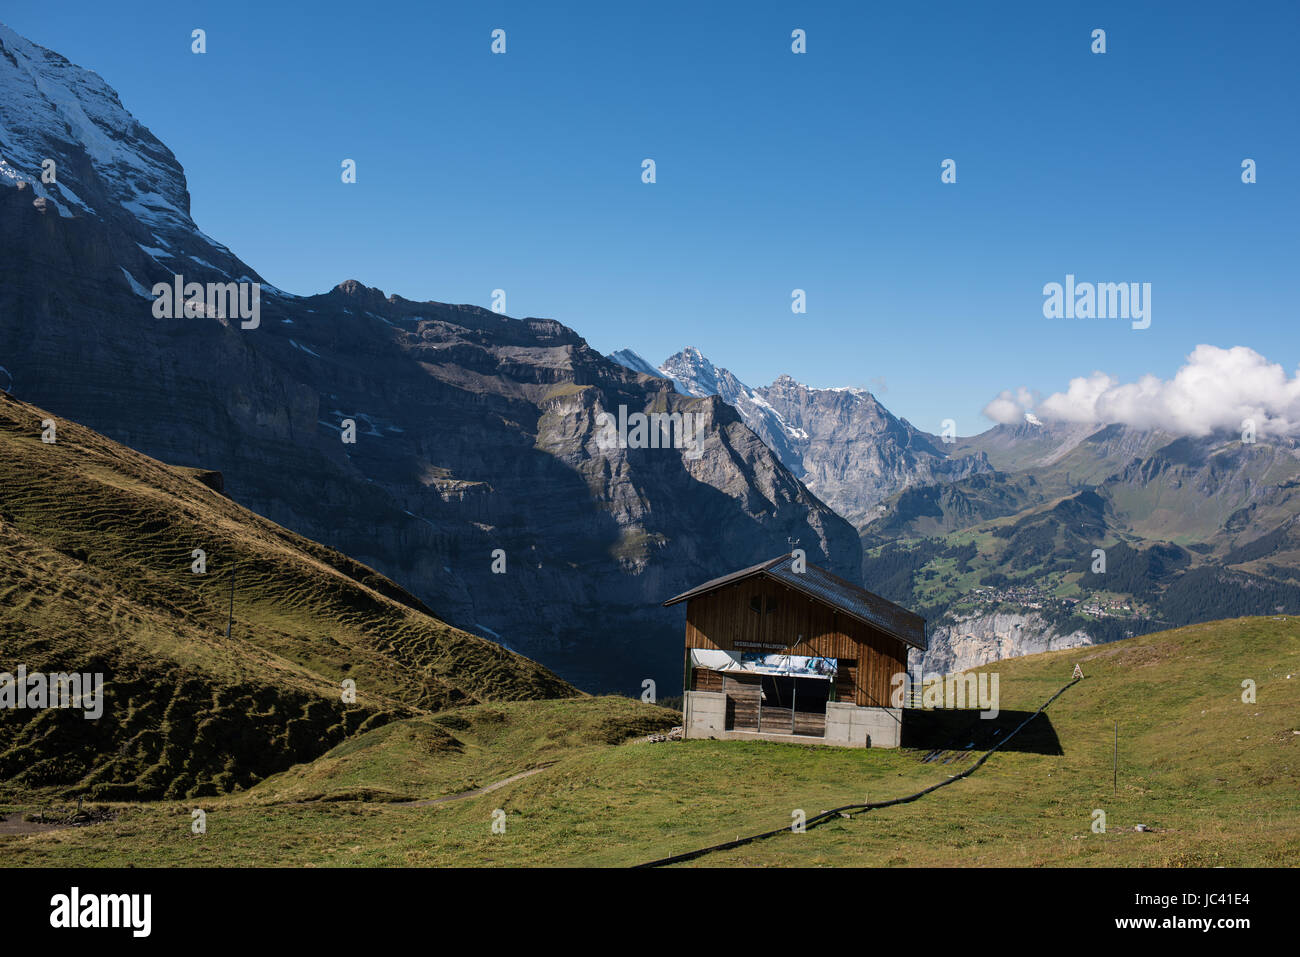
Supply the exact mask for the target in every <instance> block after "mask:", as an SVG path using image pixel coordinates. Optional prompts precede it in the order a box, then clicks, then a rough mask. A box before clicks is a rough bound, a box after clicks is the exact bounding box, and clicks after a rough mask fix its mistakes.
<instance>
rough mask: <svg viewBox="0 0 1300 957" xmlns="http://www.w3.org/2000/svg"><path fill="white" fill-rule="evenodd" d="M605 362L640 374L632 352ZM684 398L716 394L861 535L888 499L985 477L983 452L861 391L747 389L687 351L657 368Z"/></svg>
mask: <svg viewBox="0 0 1300 957" xmlns="http://www.w3.org/2000/svg"><path fill="white" fill-rule="evenodd" d="M611 358H613V359H614V360H615V361H617V362H620V363H623V364H624V365H627V366H628V367H629V368H633V369H635V370H636V371H638V372H642V373H646V368H645V367H646V366H647V365H648V363H646V362H645V360H644V359H642V358H641V357H640V356H638V355H637V354H636V353H634V352H631V351H630V350H623V351H621V352H617V353H614V354H613V355H612V356H611ZM658 372H659V374H660V375H661V376H664V377H665V378H667V379H669V380H670V381H671V382H673V383H674V385H675V386H676V387H677V388H678V389H680V390H681V391H684V392H687V393H689V394H690V395H698V396H706V395H717V396H719V397H720V398H722V400H723V401H724V402H726V403H727V404H728V405H731V406H732V407H734V408H735V409H736V411H737V412H739V413H740V416H741V418H742V419H744V421H745V424H746V425H748V426H749V427H750V428H751V429H753V431H754V432H755V434H757V435H758V436H759V437H760V438H762V440H763V441H764V442H765V443H766V444H767V446H768V447H769V448H770V449H772V451H773V452H775V453H776V454H777V456H778V457H779V458H780V459H781V461H782V462H783V463H784V464H785V466H786V467H787V468H788V469H790V471H791V472H793V473H794V474H795V475H796V476H797V477H798V478H799V479H800V480H801V481H802V482H803V483H804V484H805V485H806V486H807V487H808V489H809V490H810V491H811V492H813V493H814V494H815V495H817V496H818V497H819V498H821V499H822V500H823V501H824V502H826V503H827V504H828V505H830V506H831V508H833V509H835V511H836V512H837V513H838V514H840V515H842V516H844V517H845V518H846V519H848V520H849V521H850V522H852V523H853V525H854V526H855V527H857V528H859V529H861V528H863V527H864V526H865V525H867V524H868V523H869V522H870V521H871V520H872V519H874V518H876V517H877V516H878V514H879V512H878V510H877V506H878V505H879V504H880V503H881V502H883V501H884V500H885V499H887V498H889V497H890V496H892V495H894V494H896V493H898V492H900V491H902V490H904V489H907V488H911V487H914V486H919V485H930V484H935V483H943V482H954V481H958V480H960V479H963V478H966V477H967V476H970V475H975V474H979V473H983V472H988V471H991V466H990V465H989V463H988V459H987V458H986V456H985V455H984V454H983V453H982V452H981V451H978V450H977V451H974V452H971V453H970V454H967V455H963V456H961V457H957V458H950V457H949V450H948V449H947V447H946V446H943V445H942V444H941V443H937V442H936V441H935V440H934V439H933V437H932V436H929V435H927V434H926V433H924V432H921V431H920V430H919V429H916V428H914V427H913V426H912V425H911V424H909V423H908V422H907V421H906V420H904V419H899V418H897V417H896V416H894V415H893V414H892V413H891V412H890V411H889V410H888V409H886V408H885V407H884V406H883V405H881V404H880V402H879V401H878V400H877V399H876V397H875V396H873V395H872V394H871V393H870V392H868V391H867V390H865V389H855V388H838V389H813V388H810V387H808V386H806V385H803V384H802V383H799V382H796V381H795V380H794V379H793V378H791V377H790V376H788V375H783V376H781V377H780V378H778V379H777V380H776V381H775V382H774V383H772V384H771V385H770V386H766V387H760V388H751V387H750V386H748V385H746V384H745V383H743V382H741V381H740V380H739V379H737V378H736V376H735V375H734V374H732V373H731V372H730V371H728V370H727V369H723V368H721V367H719V366H715V365H714V364H713V363H712V362H710V361H709V359H708V357H706V356H705V355H704V354H703V353H701V352H700V350H698V349H696V348H693V347H689V348H686V349H683V350H682V351H681V352H679V353H677V354H676V355H673V356H670V357H669V358H668V359H666V360H665V361H664V363H663V365H661V366H660V367H659V370H658Z"/></svg>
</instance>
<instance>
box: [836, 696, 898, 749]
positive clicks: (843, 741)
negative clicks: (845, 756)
mask: <svg viewBox="0 0 1300 957" xmlns="http://www.w3.org/2000/svg"><path fill="white" fill-rule="evenodd" d="M902 737H903V709H902V708H860V707H858V706H857V705H854V704H845V703H844V702H842V701H830V702H827V704H826V743H827V744H837V745H840V746H841V747H846V748H896V747H898V746H899V744H900V743H901V741H902Z"/></svg>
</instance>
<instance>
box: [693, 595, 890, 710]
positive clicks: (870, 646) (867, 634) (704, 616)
mask: <svg viewBox="0 0 1300 957" xmlns="http://www.w3.org/2000/svg"><path fill="white" fill-rule="evenodd" d="M756 601H757V602H759V603H761V604H760V605H759V606H758V607H762V608H763V611H762V612H758V611H755V610H754V607H755V605H754V603H755V602H756ZM686 647H687V648H709V649H714V650H721V651H730V652H742V653H743V652H749V653H754V654H763V653H767V654H791V655H804V656H808V657H822V658H835V659H838V660H839V661H840V662H841V663H842V665H844V664H847V663H849V662H852V664H851V665H849V667H847V668H846V669H845V670H846V671H847V672H848V674H847V675H843V673H841V677H840V678H839V679H837V681H836V689H837V696H838V697H839V700H841V701H850V700H851V701H853V703H855V704H857V705H859V706H862V707H889V704H890V695H891V693H892V690H893V689H892V686H891V679H892V678H893V676H894V675H895V674H897V673H899V672H902V671H906V670H907V646H906V645H905V644H904V643H903V642H902V641H900V640H899V639H897V638H894V637H892V636H890V635H887V634H885V633H884V632H882V631H880V630H879V629H876V628H873V627H871V626H870V625H867V624H864V623H863V622H860V621H858V620H857V619H856V618H851V617H849V616H848V615H845V614H842V613H839V612H836V611H835V610H834V609H832V608H829V607H828V606H826V605H824V604H822V603H821V602H819V601H815V600H813V599H812V598H809V597H808V596H806V595H804V594H802V593H800V592H797V591H795V590H794V589H792V588H787V587H786V586H784V585H782V584H780V583H779V582H774V581H771V580H769V579H763V578H751V579H745V580H742V581H739V582H736V583H735V584H732V585H726V586H724V587H722V588H719V589H717V590H716V591H712V592H709V593H707V594H703V595H697V596H696V597H695V598H692V599H690V600H689V601H687V603H686ZM692 680H694V679H692ZM699 690H704V689H699ZM850 690H851V692H852V695H851V697H850V695H849V694H848V692H849V691H850Z"/></svg>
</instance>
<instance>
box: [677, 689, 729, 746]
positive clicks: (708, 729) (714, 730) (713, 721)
mask: <svg viewBox="0 0 1300 957" xmlns="http://www.w3.org/2000/svg"><path fill="white" fill-rule="evenodd" d="M726 736H727V696H726V695H725V694H723V693H722V692H721V691H688V692H686V697H685V700H684V701H683V703H682V737H684V738H725V737H726Z"/></svg>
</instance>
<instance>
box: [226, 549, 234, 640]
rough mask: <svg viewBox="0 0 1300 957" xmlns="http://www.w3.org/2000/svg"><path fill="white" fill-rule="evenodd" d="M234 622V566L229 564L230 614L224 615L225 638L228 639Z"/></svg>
mask: <svg viewBox="0 0 1300 957" xmlns="http://www.w3.org/2000/svg"><path fill="white" fill-rule="evenodd" d="M234 623H235V566H234V565H231V566H230V614H229V615H228V616H227V617H226V640H227V641H229V640H230V628H231V626H232V625H233V624H234Z"/></svg>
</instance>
